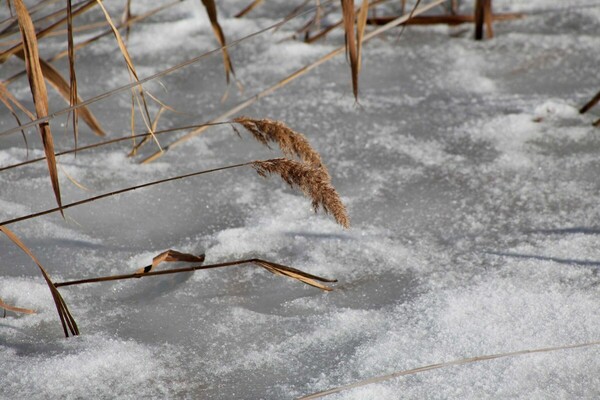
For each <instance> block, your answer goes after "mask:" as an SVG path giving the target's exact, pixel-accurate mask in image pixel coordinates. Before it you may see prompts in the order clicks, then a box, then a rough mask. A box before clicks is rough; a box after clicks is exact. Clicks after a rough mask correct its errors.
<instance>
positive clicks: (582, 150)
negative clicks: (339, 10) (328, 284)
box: [0, 0, 600, 399]
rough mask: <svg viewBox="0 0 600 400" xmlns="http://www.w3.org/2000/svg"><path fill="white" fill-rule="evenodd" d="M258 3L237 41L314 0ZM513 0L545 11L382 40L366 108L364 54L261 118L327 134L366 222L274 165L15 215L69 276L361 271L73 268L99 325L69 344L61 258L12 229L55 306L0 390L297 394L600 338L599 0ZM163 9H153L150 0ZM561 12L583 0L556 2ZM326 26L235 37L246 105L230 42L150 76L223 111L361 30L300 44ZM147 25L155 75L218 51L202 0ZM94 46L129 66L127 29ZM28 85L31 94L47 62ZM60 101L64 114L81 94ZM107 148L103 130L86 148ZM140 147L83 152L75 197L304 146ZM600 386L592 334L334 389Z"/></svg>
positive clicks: (139, 61) (110, 124)
mask: <svg viewBox="0 0 600 400" xmlns="http://www.w3.org/2000/svg"><path fill="white" fill-rule="evenodd" d="M246 3H247V2H242V1H231V2H220V3H219V4H218V6H219V16H220V19H221V21H222V24H223V28H224V30H225V32H226V34H227V36H228V38H229V40H230V41H231V40H235V39H237V38H240V37H242V36H244V35H247V34H249V33H252V32H254V31H256V30H258V29H261V28H263V27H266V26H268V25H270V24H273V23H274V22H276V21H278V20H279V18H281V17H282V16H283V15H285V14H286V13H288V12H289V11H291V9H292V8H293V6H295V5H297V3H298V4H299V3H300V2H299V1H298V2H294V3H293V4H292V3H290V2H288V1H277V2H266V3H265V4H264V5H262V6H261V7H259V8H258V9H256V10H255V11H253V12H252V13H251V14H250V15H248V16H247V17H246V18H245V19H241V20H238V19H235V18H233V15H234V14H235V12H237V11H238V10H239V9H241V8H242V7H243V6H245V5H246ZM498 3H502V4H499V5H498V7H499V9H500V10H501V11H502V12H526V11H534V13H533V14H532V15H530V16H528V17H527V18H525V19H522V20H515V21H510V22H503V23H497V24H496V25H495V33H496V37H495V38H494V39H493V40H490V41H484V42H474V41H473V40H472V38H471V35H472V32H471V28H470V27H469V28H468V29H466V28H465V27H457V28H447V27H442V26H436V27H410V28H409V29H407V30H406V31H405V32H404V33H403V35H402V36H401V37H400V38H399V39H398V40H397V32H392V33H390V34H389V35H387V36H386V37H385V40H381V39H374V40H373V41H371V42H369V43H368V44H367V45H366V46H365V48H364V55H363V57H364V60H363V69H362V73H361V78H360V85H361V86H360V98H359V103H358V104H357V103H355V101H354V98H353V96H352V89H351V86H350V76H349V67H348V65H347V64H346V61H345V59H344V57H343V56H340V57H338V58H336V59H333V60H331V61H330V62H328V63H326V64H324V65H322V66H321V67H319V68H318V69H316V70H315V71H312V72H311V73H309V74H307V75H306V76H303V77H301V78H299V79H298V80H297V81H295V82H293V83H291V84H290V85H288V86H286V87H285V88H282V89H280V90H278V91H277V92H275V93H274V94H272V95H270V96H268V97H265V98H264V99H262V100H260V101H259V102H258V103H256V104H255V105H253V106H251V107H249V108H248V109H246V110H244V111H243V113H242V114H244V115H250V116H252V117H256V118H273V119H279V120H282V121H284V122H285V123H286V124H288V125H289V126H290V127H292V128H293V129H295V130H297V131H300V132H303V133H304V134H306V136H307V137H308V138H309V140H310V141H311V143H313V144H314V146H315V148H317V149H318V150H319V151H320V152H321V155H322V157H323V159H324V160H325V162H326V164H327V165H328V168H329V171H330V172H331V175H332V176H333V182H334V184H335V186H336V187H337V189H338V191H339V192H340V194H341V196H342V198H343V200H344V202H345V203H346V204H347V206H348V210H349V213H350V216H351V219H352V228H351V229H350V230H347V231H345V230H343V229H342V228H340V227H339V226H337V225H336V224H335V223H334V222H333V221H332V219H331V218H330V217H328V216H327V215H323V214H322V213H319V214H316V215H315V214H314V213H313V212H312V210H311V208H310V202H309V201H308V200H307V199H305V198H304V197H302V195H301V194H300V193H298V192H296V191H293V190H290V189H289V188H287V187H286V186H285V185H284V184H283V183H282V182H279V181H278V180H277V179H275V178H270V179H268V180H265V179H262V178H260V177H258V176H256V174H255V172H254V171H252V170H251V169H250V168H246V169H237V170H232V171H227V172H217V173H214V174H209V175H203V176H201V177H197V178H191V179H188V180H184V181H179V182H173V183H168V184H164V185H161V186H157V187H153V188H147V189H142V190H138V191H135V192H131V193H128V194H123V195H120V196H118V197H115V198H111V199H106V200H101V201H98V202H95V203H93V204H89V205H84V206H80V207H75V208H73V209H70V210H69V211H68V212H67V213H66V215H67V218H66V220H62V219H61V218H60V217H59V216H58V215H49V216H44V217H40V218H36V219H33V220H29V221H25V222H21V223H18V224H14V225H11V226H10V228H11V229H12V230H14V232H15V233H16V234H17V235H18V236H19V237H21V238H22V240H23V241H24V243H25V244H26V245H27V246H28V247H29V248H31V250H32V251H33V252H34V253H35V254H36V255H37V257H38V258H39V259H40V261H41V262H42V264H43V265H44V266H45V267H46V268H47V270H48V272H49V273H50V275H51V276H52V277H53V279H54V280H55V281H63V280H70V279H80V278H84V277H92V276H99V275H108V274H121V273H129V272H133V271H135V270H136V269H137V268H139V267H141V266H144V265H147V264H149V263H150V262H151V260H152V257H153V256H154V255H157V254H158V253H160V252H162V251H164V250H166V249H169V248H173V249H177V250H180V251H185V252H191V253H196V254H200V253H206V260H207V262H210V263H216V262H224V261H229V260H234V259H242V258H252V257H260V258H264V259H267V260H272V261H275V262H280V263H283V264H286V265H290V266H293V267H296V268H300V269H303V270H305V271H308V272H311V273H314V274H317V275H323V276H328V277H335V278H337V279H338V280H339V282H338V283H336V284H333V287H334V289H335V290H334V291H332V292H330V293H322V292H320V291H318V290H317V289H314V288H310V287H307V286H304V285H301V284H299V283H297V282H295V281H292V280H287V279H285V278H282V277H278V276H274V275H272V274H269V273H268V272H267V271H264V270H261V269H258V268H255V267H252V266H245V267H239V268H229V269H224V270H212V271H198V272H196V273H193V274H192V273H189V274H181V275H171V276H164V277H157V278H152V279H142V280H132V281H119V282H114V283H110V282H109V283H102V284H96V285H87V286H78V287H64V288H61V290H60V291H61V293H62V295H63V297H64V298H65V301H66V302H67V304H68V305H69V307H70V309H71V311H72V313H73V315H74V316H75V318H76V320H77V321H78V323H79V325H80V329H81V331H82V336H80V337H76V338H69V339H65V338H63V337H62V331H61V329H60V325H59V323H58V320H57V314H56V310H55V308H54V304H53V302H52V299H51V295H50V293H49V291H48V289H47V286H46V285H45V283H44V281H43V279H42V277H41V275H40V274H39V272H38V270H37V267H36V266H35V265H34V264H33V263H32V262H31V260H30V259H28V257H27V256H26V255H24V254H23V253H22V252H21V251H20V250H19V249H18V248H17V247H16V246H14V245H13V244H12V243H10V242H9V241H8V240H7V239H6V238H0V273H1V275H2V279H1V280H0V297H1V298H2V299H3V300H4V301H5V302H7V303H10V304H15V305H18V306H20V307H27V308H32V309H35V310H36V312H37V313H36V314H35V315H17V314H14V313H10V312H9V313H7V317H6V318H3V319H0V365H1V366H2V370H3V373H2V374H1V375H0V398H3V399H16V398H27V399H45V398H64V399H79V398H96V399H103V398H106V399H108V398H123V399H128V398H131V399H134V398H157V399H159V398H160V399H162V398H174V399H179V398H181V399H187V398H210V399H232V398H244V399H246V398H247V399H259V398H261V399H282V398H295V397H300V396H302V395H307V394H310V393H314V392H317V391H320V390H326V389H329V388H332V387H336V386H340V385H344V384H348V383H353V382H356V381H359V380H362V379H368V378H371V377H373V376H378V375H384V374H388V373H391V372H394V371H399V370H405V369H411V368H416V367H420V366H424V365H429V364H435V363H440V362H445V361H451V360H455V359H462V358H468V357H475V356H480V355H486V354H497V353H503V352H514V351H519V350H525V349H536V348H544V347H552V346H561V345H570V344H576V343H585V342H592V341H597V340H599V339H600V335H599V334H598V326H600V305H599V302H598V296H599V294H600V289H599V288H600V285H598V268H599V266H600V250H599V247H598V245H597V243H598V234H599V233H600V223H599V217H600V208H599V207H598V199H599V196H600V191H599V189H600V186H599V185H600V184H599V180H598V175H599V172H600V162H598V153H599V152H600V140H599V139H598V138H599V136H598V131H597V129H596V128H593V127H592V126H591V123H592V122H593V121H594V120H595V119H597V118H598V116H599V111H598V110H592V112H591V115H587V114H586V115H581V114H579V112H578V108H579V107H580V106H581V105H582V104H584V103H585V102H587V100H589V99H590V98H591V97H592V96H593V95H594V94H595V93H596V91H597V90H600V85H599V84H598V80H597V65H598V62H599V61H600V60H599V55H598V51H597V50H598V45H599V39H598V37H597V35H593V34H591V33H592V32H598V31H599V29H600V11H599V10H600V9H598V8H597V7H596V8H589V7H588V8H578V6H581V5H586V4H588V3H589V2H586V1H584V0H581V1H579V0H577V1H569V2H561V3H560V5H558V6H557V5H550V4H549V2H547V1H542V0H536V1H526V2H525V1H517V0H514V1H505V2H498ZM153 6H155V2H153V1H149V0H148V1H142V2H134V12H136V13H141V12H142V11H143V10H144V9H148V8H150V7H153ZM550 8H565V9H566V10H567V11H564V12H558V11H548V12H540V13H537V12H535V11H540V10H545V9H550ZM111 12H113V13H114V15H118V12H120V11H119V10H118V9H117V8H115V9H111ZM303 22H304V21H293V22H292V24H291V25H290V26H284V27H282V28H281V29H280V30H279V31H278V32H277V33H274V34H272V33H266V34H264V35H261V36H260V37H258V38H254V39H251V40H249V41H247V42H244V43H242V44H241V45H239V46H236V47H233V48H232V49H231V55H232V58H233V63H234V67H235V69H236V73H237V78H238V79H239V80H240V82H242V83H243V84H244V86H245V92H244V93H238V92H236V90H235V89H234V87H232V88H231V89H230V91H229V97H228V99H227V100H225V102H220V99H221V97H222V95H223V93H224V92H225V89H226V88H225V84H224V77H223V71H222V59H221V55H220V54H219V53H215V54H214V55H213V56H211V57H208V58H206V59H204V60H203V61H202V62H200V63H198V64H195V65H192V66H190V67H188V68H185V69H182V70H180V71H178V72H176V73H173V74H171V75H169V76H166V77H164V78H162V79H161V82H162V86H161V85H159V84H157V83H152V84H149V85H148V87H147V88H148V89H149V90H151V91H152V92H153V93H154V94H156V95H157V96H158V97H160V99H161V100H162V101H164V102H165V103H167V104H169V105H170V106H172V107H173V108H175V109H176V110H178V111H181V112H183V113H184V114H176V113H169V112H167V113H166V114H165V115H164V117H163V119H161V122H160V124H159V129H164V128H168V127H175V126H181V125H187V124H197V123H202V122H205V121H207V120H208V119H210V118H211V117H214V116H216V115H218V114H220V112H222V111H225V110H227V109H228V108H230V107H231V106H233V105H235V104H237V103H238V102H239V101H241V100H243V99H245V98H246V97H247V96H251V95H253V94H255V93H256V92H257V91H259V90H261V89H263V88H265V87H267V86H268V85H271V84H273V83H275V82H276V81H278V80H280V79H282V78H284V77H285V76H286V75H287V74H289V73H291V72H293V71H294V70H295V69H296V68H299V67H302V66H303V65H305V64H307V63H309V62H311V61H312V60H314V59H316V58H318V57H319V56H320V55H322V54H325V53H326V52H328V51H331V50H332V49H334V48H335V47H336V46H340V45H342V44H343V37H342V35H341V34H339V33H332V34H331V35H330V36H329V37H328V39H327V40H325V41H321V42H317V43H315V44H314V45H306V44H303V43H300V42H296V41H285V40H283V39H285V38H288V37H290V36H291V35H292V34H293V27H294V26H295V27H299V26H301V25H302V23H303ZM332 22H335V21H332ZM463 29H466V30H465V31H464V32H463V33H461V30H463ZM49 43H50V44H51V46H52V47H51V49H60V43H61V42H60V41H58V40H57V41H54V42H53V41H52V40H50V41H49ZM129 43H130V45H129V46H130V52H131V55H132V57H133V59H134V61H135V62H136V66H137V67H138V71H139V72H140V75H142V76H146V75H149V74H152V73H155V72H157V71H160V70H162V69H164V68H166V67H168V66H171V65H174V64H175V63H177V62H180V61H183V60H186V59H189V58H191V57H194V56H196V55H199V54H201V53H203V52H205V51H207V50H210V49H212V48H214V47H215V46H216V42H215V40H214V38H213V33H212V31H211V27H210V23H209V22H208V19H207V18H206V15H205V13H204V10H203V9H202V7H201V5H200V2H196V3H194V2H182V3H181V4H180V5H178V6H177V7H174V8H171V9H169V10H168V11H165V12H164V13H161V14H158V15H157V16H156V17H153V18H151V19H149V20H148V21H146V22H144V23H141V24H140V25H138V26H136V27H134V29H133V30H132V33H131V37H130V42H129ZM49 46H50V45H49ZM78 61H79V64H78V67H77V68H78V73H80V79H81V82H82V83H81V84H80V86H81V88H82V89H81V90H82V96H83V97H84V98H87V97H91V96H93V95H95V94H98V93H101V92H103V91H105V90H108V89H110V88H113V87H116V86H119V85H122V84H125V83H127V79H128V78H127V74H126V72H125V69H124V65H123V61H122V57H121V56H120V54H119V53H118V49H117V46H116V44H115V43H114V40H113V39H112V38H109V37H107V38H106V39H103V40H102V41H100V42H99V44H98V45H97V46H94V47H93V48H90V49H87V50H83V51H82V52H81V54H80V55H79V58H78ZM7 65H8V66H7V68H9V67H10V68H13V69H16V68H17V66H18V65H19V64H18V63H17V62H16V61H11V62H10V63H8V64H7ZM3 77H4V76H3ZM94 82H98V83H97V84H95V83H94ZM163 86H164V88H163ZM13 87H14V93H15V94H16V95H18V96H19V98H20V99H22V100H23V101H26V102H27V101H30V100H29V97H28V92H27V87H26V83H25V81H24V80H21V81H19V82H18V83H17V84H14V85H13V86H11V89H12V88H13ZM52 99H53V100H52V101H53V102H52V107H53V108H54V109H60V108H61V107H62V104H64V103H61V100H60V99H58V97H53V98H52ZM129 101H130V97H129V94H127V93H124V94H121V95H116V96H113V97H111V98H110V99H108V100H104V101H102V102H100V103H98V104H97V105H94V106H93V107H92V110H93V111H94V112H95V113H96V114H97V116H98V117H99V119H100V121H101V123H102V124H103V126H104V127H105V128H106V129H107V131H108V132H109V137H110V138H113V137H115V138H116V137H120V136H122V135H123V134H127V132H128V129H129ZM157 109H158V107H156V106H155V105H153V106H152V111H153V112H156V111H157ZM0 115H1V117H0V129H1V130H6V129H9V128H11V127H13V126H14V121H13V120H12V118H11V116H10V114H9V113H8V112H6V110H5V109H0ZM138 119H139V118H138ZM55 121H56V122H53V125H52V127H53V129H54V130H55V134H56V143H57V148H58V149H67V148H70V147H71V146H72V138H71V136H70V135H71V134H70V133H69V132H68V131H67V130H66V129H65V127H64V122H65V120H64V118H63V117H61V118H58V119H57V120H55ZM61 124H62V125H61ZM138 125H139V126H138V131H139V132H141V131H143V130H144V128H143V126H142V125H141V124H138ZM27 135H28V138H29V140H30V144H31V146H32V147H33V148H32V149H30V153H29V157H30V158H31V157H39V156H41V155H42V154H43V153H42V151H41V150H40V149H41V146H40V143H39V139H38V138H37V133H36V132H35V131H31V132H27ZM177 136H178V134H174V135H171V134H169V135H165V136H161V138H160V140H161V143H163V144H166V143H169V142H170V140H171V138H173V137H177ZM96 141H98V139H97V138H95V137H93V135H92V133H91V132H89V131H88V130H87V128H85V127H84V126H83V125H82V137H81V139H80V143H81V144H87V143H94V142H96ZM128 150H129V147H128V145H126V144H120V145H113V146H106V147H102V148H98V149H94V150H92V151H88V152H84V151H82V152H80V153H79V154H77V156H76V157H73V156H72V155H68V156H62V157H60V158H59V162H60V164H61V167H62V168H63V169H64V172H62V170H61V185H62V189H63V196H64V199H65V203H66V202H72V201H76V200H79V199H83V198H87V197H90V196H93V195H97V194H100V193H104V192H108V191H111V190H118V189H120V188H123V187H127V186H131V185H135V184H140V183H143V182H147V181H151V180H155V179H161V178H165V177H169V176H175V175H178V174H184V173H187V172H191V171H197V170H203V169H207V168H214V167H219V166H225V165H230V164H235V163H241V162H246V161H249V160H254V159H266V158H274V157H280V156H281V154H280V153H279V152H278V151H277V150H269V149H265V148H263V147H261V146H260V145H258V144H257V143H255V142H254V141H253V140H252V139H251V138H250V137H249V136H247V135H245V134H244V133H242V137H241V138H239V137H237V136H236V134H235V133H234V132H233V131H232V130H231V129H230V127H228V126H220V127H214V128H211V129H210V130H208V131H207V132H205V133H204V134H202V135H200V136H198V137H196V138H195V139H193V140H191V141H189V142H187V143H186V144H185V145H183V146H180V147H176V148H173V149H172V150H171V151H169V152H167V153H166V155H165V156H164V157H162V158H161V159H160V160H158V161H157V162H155V163H152V164H147V165H146V164H145V165H140V164H139V161H140V160H141V159H142V158H143V157H144V156H147V155H149V154H150V153H151V152H153V151H155V150H156V147H155V145H154V144H149V145H147V146H146V148H145V149H143V150H142V154H141V155H139V156H137V157H135V158H128V157H127V152H128ZM25 157H26V151H25V146H24V144H23V143H22V141H21V139H20V138H19V135H18V134H16V135H11V136H7V137H0V167H1V166H6V165H10V164H13V163H16V162H20V161H23V160H24V159H25ZM65 172H66V173H68V175H69V176H71V177H72V178H73V179H75V180H77V181H78V182H79V183H81V184H83V185H85V186H86V187H87V188H88V189H89V191H88V192H86V191H82V190H81V189H79V188H77V187H76V186H74V185H73V184H72V182H71V181H70V180H69V179H68V178H67V176H66V174H65ZM0 187H1V188H2V189H0V220H8V219H11V218H15V217H18V216H21V215H26V214H29V213H31V212H35V211H39V210H43V209H46V208H51V207H54V198H53V195H52V192H51V188H50V184H49V181H48V177H47V172H46V167H45V164H44V163H36V164H32V165H29V166H24V167H20V168H18V169H13V170H9V171H3V172H0ZM182 265H183V264H179V265H175V266H182ZM169 267H170V266H169ZM599 388H600V347H587V348H581V349H572V350H563V351H557V352H551V353H541V354H530V355H524V356H520V357H511V358H503V359H497V360H491V361H483V362H479V363H473V364H469V365H463V366H454V367H449V368H444V369H438V370H435V371H429V372H424V373H420V374H418V375H411V376H405V377H400V378H396V379H393V380H389V381H386V382H382V383H379V384H372V385H368V386H365V387H361V388H358V389H354V390H351V391H345V392H342V393H339V394H336V395H333V396H331V397H329V398H331V399H395V398H398V399H399V398H419V399H420V398H440V399H442V398H443V399H447V398H456V399H465V398H471V399H480V398H523V399H547V398H590V399H591V398H598V397H599V396H600V389H599Z"/></svg>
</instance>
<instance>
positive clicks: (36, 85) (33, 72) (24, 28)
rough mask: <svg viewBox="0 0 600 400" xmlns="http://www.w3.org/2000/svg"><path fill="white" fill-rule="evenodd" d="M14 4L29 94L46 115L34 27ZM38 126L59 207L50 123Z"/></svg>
mask: <svg viewBox="0 0 600 400" xmlns="http://www.w3.org/2000/svg"><path fill="white" fill-rule="evenodd" d="M14 4H15V11H16V13H17V17H18V22H19V30H20V31H21V38H22V40H23V49H22V50H23V55H24V57H25V67H26V70H27V77H28V78H29V87H30V88H31V94H32V95H33V103H34V105H35V111H36V113H37V116H38V118H40V117H45V116H47V115H48V93H47V91H46V82H45V81H44V74H43V73H42V67H41V66H40V57H39V53H38V45H37V37H36V33H35V28H34V26H33V22H32V21H31V16H30V15H29V12H28V11H27V7H25V4H24V3H23V0H14ZM38 127H39V130H40V134H41V135H42V142H43V145H44V152H45V153H46V161H47V163H48V172H49V174H50V180H51V181H52V189H53V190H54V197H55V198H56V203H57V204H58V207H59V208H60V207H62V200H61V196H60V187H59V184H58V170H57V168H56V158H55V156H54V139H53V137H52V132H51V131H50V124H49V123H48V122H41V123H40V124H39V125H38ZM61 213H62V210H61Z"/></svg>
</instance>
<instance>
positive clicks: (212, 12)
mask: <svg viewBox="0 0 600 400" xmlns="http://www.w3.org/2000/svg"><path fill="white" fill-rule="evenodd" d="M202 4H203V5H204V8H205V9H206V14H208V19H209V20H210V25H211V26H212V29H213V32H214V33H215V37H216V38H217V41H218V42H219V44H220V45H221V52H222V53H223V66H224V68H225V79H226V81H227V84H229V80H230V79H229V76H230V75H233V76H234V77H235V72H234V71H233V64H232V63H231V57H230V56H229V51H228V50H227V41H226V40H225V34H224V33H223V29H221V25H220V24H219V19H218V17H217V6H216V5H215V0H202Z"/></svg>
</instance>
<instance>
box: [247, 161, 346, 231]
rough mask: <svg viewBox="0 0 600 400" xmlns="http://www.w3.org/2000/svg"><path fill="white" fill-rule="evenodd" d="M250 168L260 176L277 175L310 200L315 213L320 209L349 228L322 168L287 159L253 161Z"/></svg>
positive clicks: (344, 209) (344, 211)
mask: <svg viewBox="0 0 600 400" xmlns="http://www.w3.org/2000/svg"><path fill="white" fill-rule="evenodd" d="M252 166H253V167H254V169H255V170H256V172H258V174H259V175H261V176H264V177H266V176H267V175H272V174H277V175H279V176H280V177H281V179H283V180H284V181H285V182H286V183H287V184H288V185H290V186H291V187H294V186H296V187H298V188H300V190H302V191H303V192H304V194H305V195H306V196H307V197H309V198H310V199H311V200H312V206H313V208H314V210H315V212H317V211H318V209H319V208H321V207H322V208H323V210H324V211H325V212H326V213H327V214H331V215H332V216H333V218H334V219H335V220H336V222H337V223H338V224H340V225H342V226H343V227H344V228H349V227H350V218H349V217H348V213H347V212H346V207H345V206H344V204H343V203H342V200H341V199H340V196H339V194H338V193H337V191H336V190H335V188H334V187H333V186H332V185H331V182H330V180H329V175H328V174H327V173H326V172H325V171H324V170H323V169H322V168H316V167H314V166H311V165H308V164H305V163H302V162H299V161H294V160H290V159H287V158H275V159H271V160H263V161H254V162H252Z"/></svg>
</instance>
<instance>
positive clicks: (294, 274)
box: [55, 258, 337, 291]
mask: <svg viewBox="0 0 600 400" xmlns="http://www.w3.org/2000/svg"><path fill="white" fill-rule="evenodd" d="M202 260H204V259H202ZM244 264H254V265H257V266H259V267H262V268H265V269H266V270H268V271H269V272H271V273H273V274H276V275H282V276H287V277H289V278H293V279H296V280H298V281H300V282H303V283H305V284H307V285H310V286H314V287H316V288H318V289H321V290H325V291H331V290H332V289H331V288H330V287H328V286H325V285H322V284H320V283H319V282H328V283H332V282H337V280H336V279H327V278H323V277H320V276H316V275H312V274H309V273H306V272H304V271H300V270H299V269H295V268H291V267H288V266H285V265H281V264H277V263H274V262H271V261H267V260H262V259H260V258H251V259H247V260H236V261H228V262H223V263H218V264H208V265H194V266H191V267H184V268H176V269H167V270H160V271H150V272H144V271H143V269H140V270H138V271H136V272H135V273H133V274H125V275H110V276H102V277H98V278H87V279H79V280H75V281H67V282H59V283H56V284H55V286H56V287H62V286H73V285H81V284H84V283H99V282H109V281H117V280H124V279H137V278H147V277H151V276H159V275H169V274H178V273H182V272H193V271H199V270H208V269H216V268H224V267H234V266H238V265H244ZM148 267H150V266H147V267H145V268H148Z"/></svg>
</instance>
